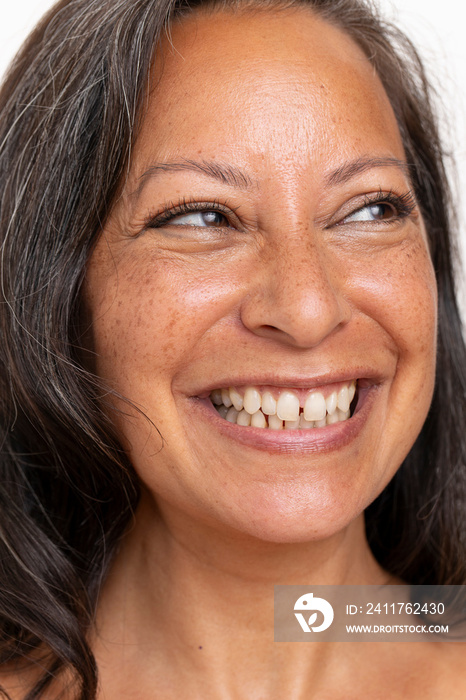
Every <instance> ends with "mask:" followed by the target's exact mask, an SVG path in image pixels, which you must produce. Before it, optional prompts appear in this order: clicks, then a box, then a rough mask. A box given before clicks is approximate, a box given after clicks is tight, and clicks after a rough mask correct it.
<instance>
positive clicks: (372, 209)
mask: <svg viewBox="0 0 466 700" xmlns="http://www.w3.org/2000/svg"><path fill="white" fill-rule="evenodd" d="M396 215H397V212H396V211H395V209H394V207H393V206H392V205H391V204H389V203H388V202H375V203H374V204H366V206H365V207H361V209H358V210H357V211H355V212H353V213H352V214H350V215H349V216H347V217H345V223H346V222H352V221H386V220H388V219H393V218H394V217H396Z"/></svg>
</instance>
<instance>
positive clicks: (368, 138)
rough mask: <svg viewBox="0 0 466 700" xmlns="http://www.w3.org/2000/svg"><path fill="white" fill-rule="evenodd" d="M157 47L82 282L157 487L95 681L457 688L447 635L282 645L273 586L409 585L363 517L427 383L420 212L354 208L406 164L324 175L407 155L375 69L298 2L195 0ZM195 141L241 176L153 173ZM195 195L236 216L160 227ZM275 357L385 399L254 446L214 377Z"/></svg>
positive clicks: (127, 686)
mask: <svg viewBox="0 0 466 700" xmlns="http://www.w3.org/2000/svg"><path fill="white" fill-rule="evenodd" d="M271 47H273V52H272V51H271ZM160 51H161V53H162V54H163V70H162V69H161V68H160V66H161V65H162V62H161V61H156V62H155V67H154V71H153V75H152V85H153V88H152V91H151V94H150V97H149V100H148V102H147V106H146V111H145V115H144V121H143V125H142V130H141V132H140V134H139V136H138V139H137V141H136V143H135V146H134V150H133V156H132V162H131V167H130V171H129V174H128V177H127V180H126V182H125V185H124V188H123V192H122V195H121V197H120V199H119V200H118V202H117V204H116V206H115V208H114V210H113V211H112V213H111V215H110V217H109V219H108V221H107V223H106V225H105V229H104V231H103V233H102V236H101V238H100V240H99V242H98V244H97V246H96V249H95V251H94V253H93V255H92V258H91V260H90V263H89V268H88V273H87V279H86V289H85V304H86V308H87V312H88V314H89V317H90V321H91V324H92V350H93V352H95V369H96V371H97V372H98V374H99V375H100V376H102V377H104V378H105V379H106V381H107V382H108V385H109V387H111V388H112V389H114V390H116V391H117V392H118V393H119V394H120V395H122V396H125V397H127V398H128V399H130V400H131V401H132V402H133V403H134V404H135V406H137V407H138V408H139V409H141V411H142V412H143V413H144V414H145V416H147V417H148V418H149V419H150V421H151V422H149V421H148V420H147V419H146V418H145V417H144V416H143V415H142V413H141V412H138V411H137V410H135V409H134V408H132V407H131V406H128V405H127V404H126V403H125V402H123V401H119V400H117V399H114V402H115V405H116V406H117V408H118V409H120V411H119V412H118V413H116V414H115V416H116V417H115V418H114V420H115V421H116V423H117V426H118V429H119V431H120V434H121V436H122V441H123V444H124V446H125V449H127V450H128V452H129V454H130V456H131V459H132V462H133V464H134V467H135V469H136V471H137V473H138V475H139V477H140V480H141V482H142V484H143V493H142V498H141V503H140V505H139V507H138V510H137V512H136V514H135V518H134V523H133V525H132V527H131V529H130V531H129V532H128V534H127V536H126V538H125V539H124V541H123V543H122V546H121V549H120V551H119V553H118V556H117V557H116V560H115V562H114V564H113V567H112V569H111V571H110V574H109V576H108V579H107V581H106V583H105V586H104V588H103V592H102V596H101V602H100V607H99V611H98V619H97V628H96V629H97V632H96V636H95V639H94V640H93V645H94V649H95V652H96V655H97V659H98V662H99V667H100V669H101V684H102V685H101V697H102V698H115V697H125V698H128V697H137V698H143V699H145V698H147V699H149V698H157V699H158V700H159V699H160V700H161V699H162V698H163V699H164V700H168V699H170V700H171V699H172V698H173V699H174V698H186V697H190V698H203V699H204V700H205V699H206V698H208V699H210V698H212V699H217V698H222V699H223V698H226V699H228V700H229V699H230V698H231V699H233V698H246V697H247V698H254V699H256V698H257V699H259V698H265V697H266V698H268V699H272V700H273V699H274V698H277V700H278V698H283V697H286V698H290V699H291V700H298V699H301V698H307V699H310V698H326V699H327V698H328V699H329V700H330V698H331V699H332V700H336V699H337V698H338V699H340V700H342V699H343V698H345V700H348V699H350V698H354V699H356V698H358V700H361V698H371V700H373V698H378V697H380V696H379V694H378V693H379V692H380V691H379V688H380V687H383V688H384V693H383V697H384V698H399V697H400V698H401V697H412V698H417V697H419V698H421V697H422V698H430V697H432V698H434V697H442V694H441V693H443V696H444V697H446V696H448V697H451V698H454V697H458V698H459V697H460V696H459V695H455V693H456V692H457V689H458V687H459V686H458V679H456V680H455V686H454V687H450V685H451V680H450V677H451V673H450V672H451V664H452V661H451V659H452V658H453V656H452V653H450V655H448V656H447V657H446V656H445V654H444V653H443V652H442V653H439V652H438V651H437V650H434V649H433V648H432V647H431V645H428V644H423V645H415V644H411V645H401V646H402V647H403V649H402V653H400V652H399V651H397V650H396V648H395V645H389V644H383V645H380V644H379V645H370V644H367V645H364V653H361V649H362V647H361V646H360V645H345V644H340V645H338V644H332V645H328V644H327V645H325V644H311V645H309V644H305V645H299V644H281V645H277V644H275V645H274V643H273V642H272V641H271V626H270V620H271V619H272V617H271V615H272V614H273V585H274V584H277V583H281V584H284V583H287V584H302V583H303V582H304V583H327V584H330V583H333V584H375V583H381V582H387V581H388V582H393V580H392V579H390V577H389V575H388V574H387V573H386V572H384V571H382V570H381V568H380V567H379V566H378V564H377V563H376V562H375V561H374V559H373V557H372V555H371V553H370V550H369V548H368V545H367V542H366V538H365V533H364V523H363V514H362V513H363V510H364V508H365V507H366V506H367V505H368V504H369V503H370V502H371V501H372V500H373V499H374V498H375V497H376V496H377V494H378V493H380V491H381V490H382V489H383V487H384V486H385V485H386V484H387V483H388V481H389V480H390V479H391V477H392V476H393V474H394V473H395V471H396V470H397V468H398V467H399V465H400V463H401V462H402V460H403V458H404V456H405V455H406V453H407V451H408V450H409V449H410V447H411V445H412V443H413V442H414V440H415V438H416V436H417V434H418V432H419V430H420V428H421V426H422V424H423V422H424V419H425V416H426V414H427V411H428V407H429V404H430V401H431V395H432V388H433V380H434V371H435V348H436V333H435V328H436V287H435V278H434V273H433V270H432V265H431V261H430V258H429V253H428V247H427V243H426V234H425V230H424V225H423V221H422V218H421V216H420V214H419V211H418V209H417V208H416V207H415V208H414V209H413V211H412V212H411V213H410V214H409V215H408V216H406V217H404V218H400V217H397V216H391V217H389V218H388V221H383V222H380V221H376V222H374V221H369V222H367V221H366V222H363V223H361V221H358V220H357V219H358V216H356V219H354V218H352V219H350V218H349V217H350V216H351V215H353V214H354V212H359V211H361V208H362V207H364V205H365V203H366V199H365V197H366V196H367V195H373V194H374V193H377V192H379V191H380V190H381V191H383V192H387V193H388V192H392V193H394V194H396V195H399V196H403V195H405V194H406V193H407V192H409V190H410V189H411V183H410V182H409V179H408V177H407V174H406V171H405V169H404V168H403V167H402V166H399V165H394V164H392V165H384V166H381V165H380V164H378V165H376V166H375V165H372V166H371V167H369V168H366V169H364V171H361V172H358V173H357V174H355V175H353V176H352V177H349V178H348V179H346V180H345V181H343V182H338V183H337V184H329V182H328V179H329V176H330V174H331V173H334V172H335V171H337V170H338V169H341V168H342V167H343V166H345V164H347V163H348V162H350V161H354V159H358V158H366V157H371V158H379V159H387V158H392V159H398V160H399V161H402V162H403V161H404V160H405V156H404V152H403V147H402V143H401V139H400V135H399V132H398V128H397V125H396V121H395V118H394V116H393V113H392V110H391V107H390V105H389V103H388V100H387V97H386V95H385V93H384V91H383V88H382V86H381V84H380V82H379V80H378V78H377V76H376V75H374V72H373V69H372V67H371V66H370V65H369V63H368V61H367V60H366V59H365V58H364V56H363V55H362V53H361V52H360V50H359V49H358V48H357V47H356V46H355V45H354V44H353V43H352V41H351V40H350V39H349V38H348V37H346V35H345V34H343V33H342V32H340V31H339V30H337V29H335V28H333V27H331V26H329V25H328V24H326V23H324V22H322V21H321V20H319V19H317V18H316V17H314V16H313V15H312V14H311V13H310V12H309V11H308V10H305V9H299V10H293V11H280V12H277V11H266V12H265V11H264V12H256V13H254V14H248V13H236V14H232V13H226V12H225V13H217V14H215V15H212V14H206V13H201V12H198V13H197V14H195V15H192V16H190V17H189V18H188V19H184V20H183V21H182V22H180V23H179V24H176V25H175V26H174V27H173V28H172V31H171V36H170V41H168V40H166V41H165V42H164V44H163V45H162V47H161V49H160ZM182 159H187V160H191V161H197V162H201V163H203V162H205V161H215V162H217V163H221V164H222V165H225V164H228V165H231V166H234V167H235V168H239V169H240V170H241V172H242V173H243V175H244V177H245V179H244V180H241V181H240V182H239V183H237V185H234V184H226V183H224V182H223V183H222V182H219V181H218V180H216V179H215V178H213V177H210V176H207V175H206V174H203V173H201V172H199V171H195V170H192V169H187V168H184V169H176V170H175V169H171V170H166V169H165V170H163V169H162V170H161V169H159V170H157V173H156V175H154V176H153V177H146V178H145V184H144V186H143V187H141V182H142V181H141V177H142V176H143V175H144V174H145V173H147V172H148V170H149V169H150V168H151V166H153V165H154V164H155V163H157V164H161V163H167V162H180V161H182ZM246 182H247V183H249V185H248V186H247V187H246V186H244V185H245V184H246ZM183 198H184V199H187V200H189V201H191V200H194V201H198V202H206V201H208V202H220V203H222V205H223V206H224V209H225V211H226V212H228V216H229V222H230V223H229V225H228V226H223V225H222V227H221V228H220V229H218V228H209V227H200V226H193V225H187V224H186V220H183V221H185V223H184V225H183V221H181V220H176V221H175V222H174V223H172V224H165V225H164V226H161V227H159V228H150V227H148V226H147V222H148V221H149V220H150V219H151V218H152V217H153V216H154V215H155V214H156V213H159V212H161V211H163V210H164V209H169V208H170V207H171V206H173V205H174V204H176V203H177V202H178V200H183ZM366 213H367V210H366ZM190 221H191V222H192V219H190ZM176 224H178V225H176ZM264 367H265V368H266V369H265V370H264ZM265 371H266V372H267V373H268V377H269V379H270V378H272V379H274V381H270V383H271V384H274V382H275V383H276V384H277V385H281V386H287V385H288V386H293V383H292V380H291V379H290V378H294V379H293V381H294V382H296V378H297V377H298V378H300V380H301V381H303V382H305V381H307V382H308V384H309V386H313V385H314V384H315V382H316V378H318V381H319V382H321V383H322V382H323V383H325V382H324V380H325V378H326V377H327V378H330V379H332V378H335V377H336V376H337V375H338V377H340V378H342V377H343V376H345V377H346V376H347V377H348V378H353V377H357V378H361V377H363V378H366V380H367V381H368V384H369V385H370V389H371V391H370V396H371V399H370V401H371V403H370V410H368V411H367V415H366V417H365V419H364V421H363V424H362V427H361V428H360V429H359V430H358V432H356V433H355V434H354V435H353V436H351V438H350V439H349V440H347V441H346V442H344V441H341V440H340V441H338V439H335V440H334V442H333V443H332V442H331V443H330V444H329V445H326V446H325V447H322V446H320V447H319V445H318V444H314V445H310V446H307V447H306V449H298V448H294V447H293V446H291V447H290V446H288V447H287V448H286V449H274V450H272V449H270V450H267V449H263V448H260V449H259V448H257V447H255V446H253V445H247V444H244V443H243V442H241V440H237V439H235V438H233V437H232V436H231V435H230V434H226V433H222V431H220V430H218V428H217V424H216V423H215V422H213V421H212V420H211V419H209V418H206V414H205V412H203V411H202V410H201V409H200V407H199V404H200V401H199V398H198V397H199V396H200V395H202V394H203V393H204V394H205V393H206V389H211V388H214V387H215V386H217V387H222V386H228V384H229V380H230V379H231V378H232V377H247V378H248V379H249V378H251V377H254V376H257V375H260V376H261V377H263V373H264V372H265ZM261 373H262V374H261ZM287 382H288V384H287ZM244 383H248V384H250V383H252V381H248V382H244ZM207 393H208V392H207ZM233 624H234V630H235V632H234V634H232V625H233ZM432 646H435V645H432ZM407 647H409V649H407ZM366 664H370V667H371V668H372V669H373V672H372V675H371V677H370V678H369V677H368V675H367V671H366V668H367V666H366ZM394 668H396V671H397V672H396V674H394V672H393V671H394ZM381 684H382V685H381ZM449 684H450V685H449ZM447 691H448V693H447V695H445V692H447ZM460 692H462V691H461V690H460ZM439 693H440V694H439Z"/></svg>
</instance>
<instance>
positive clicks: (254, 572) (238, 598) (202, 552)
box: [96, 499, 388, 698]
mask: <svg viewBox="0 0 466 700" xmlns="http://www.w3.org/2000/svg"><path fill="white" fill-rule="evenodd" d="M387 580H388V577H387V574H386V573H384V572H383V571H382V570H381V569H380V567H379V566H378V565H377V564H376V562H375V561H374V559H373V557H372V555H371V553H370V550H369V547H368V545H367V541H366V538H365V532H364V522H363V518H362V516H361V517H360V518H358V519H357V520H356V521H354V522H353V523H351V524H350V525H349V526H348V527H347V528H346V529H345V530H344V531H342V532H339V533H337V534H335V535H334V536H333V537H331V538H328V539H327V540H325V541H316V542H312V541H311V542H300V543H274V542H263V541H258V540H257V539H255V538H252V537H249V536H244V535H241V533H237V532H231V531H226V530H219V529H215V528H213V527H212V526H210V525H207V524H203V523H199V522H196V523H195V522H193V521H191V520H188V519H187V518H186V516H184V515H182V514H180V513H177V512H176V511H173V510H172V509H167V508H165V509H164V508H163V506H162V508H161V509H157V510H156V509H155V508H153V507H152V505H151V503H150V501H149V500H144V499H143V501H142V502H141V505H140V507H139V509H138V512H137V514H136V518H135V523H134V527H133V528H132V529H131V530H130V531H129V532H128V534H127V536H126V538H125V540H124V541H123V543H122V546H121V549H120V552H119V554H118V556H117V557H116V559H115V562H114V565H113V567H112V569H111V571H110V574H109V576H108V579H107V582H106V585H105V587H104V591H103V595H102V598H101V602H100V606H99V611H98V613H99V614H98V629H99V632H100V635H99V639H98V640H97V641H96V647H97V649H100V652H99V653H100V655H101V656H103V657H105V656H106V655H108V654H109V653H110V651H109V649H108V648H105V649H104V647H105V643H103V640H108V639H112V640H114V641H115V642H118V644H119V649H120V650H121V649H122V646H121V645H123V646H126V647H128V648H130V649H133V650H135V649H136V648H143V649H144V654H145V655H147V654H148V653H149V656H150V657H151V658H152V661H151V664H152V667H153V665H154V663H155V664H156V665H157V666H158V664H159V663H160V664H161V667H162V668H161V670H163V672H164V673H165V674H166V675H167V677H168V676H169V675H170V665H171V663H172V662H173V659H174V658H176V661H177V663H176V665H177V667H179V664H180V660H181V659H183V662H184V666H183V667H184V668H186V669H188V668H191V669H193V673H192V674H190V681H192V679H194V678H196V679H200V678H202V676H203V675H205V677H206V678H207V677H208V678H209V683H210V684H214V686H215V687H216V688H218V689H219V695H218V697H227V698H228V697H233V696H234V695H235V692H237V691H238V687H240V689H241V692H240V695H241V696H244V697H246V696H247V697H254V696H255V695H256V693H259V692H264V691H267V693H268V695H267V697H275V693H277V692H278V690H277V688H278V687H281V691H280V692H283V693H285V695H283V694H282V695H281V697H284V696H286V697H289V698H292V697H299V696H300V695H299V693H300V691H299V690H296V691H295V692H296V694H295V695H293V693H291V686H290V684H291V685H293V687H295V685H296V677H297V676H296V675H295V674H294V671H293V669H295V670H296V666H301V665H302V664H303V663H305V664H306V665H307V666H308V667H309V668H310V666H313V665H315V670H316V671H317V669H318V667H319V666H321V664H322V655H323V654H324V655H325V654H326V653H327V651H328V647H329V645H320V644H313V645H300V644H286V645H283V644H282V645H279V644H274V642H273V641H272V640H273V600H274V585H277V584H280V585H303V584H305V585H318V584H321V585H322V584H329V585H330V584H333V585H338V584H341V585H344V584H346V585H349V584H352V585H358V584H378V583H383V582H387ZM128 621H131V624H128ZM232 625H233V626H234V634H232ZM330 646H333V645H330ZM303 647H313V649H312V650H309V649H303ZM325 647H326V648H327V651H326V649H325ZM114 650H115V648H113V651H111V653H113V652H114ZM149 650H150V652H149ZM173 652H176V653H175V654H174V653H173ZM99 653H98V656H99ZM304 658H305V662H304V661H303V659H304ZM252 659H254V662H252ZM232 660H234V663H232ZM278 660H280V663H279V666H280V668H281V669H282V677H281V678H280V680H279V679H277V662H278ZM285 661H286V663H285ZM138 663H140V661H138ZM308 670H309V669H308ZM143 675H144V674H142V673H141V674H140V675H139V676H138V677H143ZM308 676H309V674H308V673H307V674H304V675H303V674H302V673H300V674H299V677H300V678H307V677H308ZM174 678H175V676H173V678H172V680H171V681H170V687H172V686H173V684H175V685H176V681H175V680H174ZM258 679H262V680H258ZM263 679H268V680H267V682H266V684H267V683H270V684H271V687H270V688H268V689H267V688H266V687H263V683H264V682H265V681H264V680H263ZM257 683H258V684H259V685H261V684H262V685H261V687H260V688H259V687H253V686H255V684H257ZM235 686H238V687H237V688H236V691H235ZM272 687H273V688H275V690H274V692H273V693H272V694H271V692H272ZM247 688H249V691H248V692H249V694H248V693H246V694H245V689H247ZM285 691H286V692H285ZM184 692H185V693H186V688H185V689H184ZM222 692H223V693H224V695H222ZM192 693H193V694H192V695H190V697H196V693H195V689H194V688H192ZM290 693H291V694H290ZM200 695H202V693H200ZM186 696H187V695H186V694H185V695H183V693H181V694H180V696H179V697H186ZM278 696H280V695H277V697H278ZM138 697H139V696H138ZM141 697H144V695H142V694H141ZM170 697H171V696H170ZM173 697H177V692H174V693H173ZM212 697H217V696H216V695H212Z"/></svg>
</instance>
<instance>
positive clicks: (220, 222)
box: [166, 210, 229, 228]
mask: <svg viewBox="0 0 466 700" xmlns="http://www.w3.org/2000/svg"><path fill="white" fill-rule="evenodd" d="M166 223H169V224H170V225H171V226H197V227H209V226H210V227H212V228H221V227H225V226H229V222H228V219H227V218H226V216H225V215H224V214H222V213H221V212H220V211H215V210H209V211H193V212H190V213H188V214H181V215H180V216H174V217H173V218H172V219H169V220H168V221H167V222H166Z"/></svg>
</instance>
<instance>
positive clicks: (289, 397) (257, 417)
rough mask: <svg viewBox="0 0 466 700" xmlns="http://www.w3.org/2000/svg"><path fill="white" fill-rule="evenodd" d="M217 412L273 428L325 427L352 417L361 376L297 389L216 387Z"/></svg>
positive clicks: (244, 423) (235, 420) (241, 422)
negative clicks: (324, 385) (336, 383)
mask: <svg viewBox="0 0 466 700" xmlns="http://www.w3.org/2000/svg"><path fill="white" fill-rule="evenodd" d="M210 400H211V401H212V403H213V405H214V407H215V409H216V411H217V413H218V414H219V415H220V416H221V417H222V418H223V419H224V420H227V421H229V422H230V423H236V425H241V426H244V427H248V426H250V427H253V428H266V429H267V428H268V429H270V430H307V429H311V428H323V427H325V426H326V425H332V424H334V423H340V422H343V421H346V420H348V419H349V418H351V416H352V414H353V411H354V409H355V406H356V404H357V380H355V379H354V380H352V381H348V382H342V383H341V384H339V385H338V386H337V387H335V385H333V387H320V388H319V390H317V389H309V390H308V391H304V390H293V389H286V388H280V387H268V388H264V389H259V388H257V387H253V386H245V387H228V388H222V389H214V390H213V391H212V392H211V393H210Z"/></svg>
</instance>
